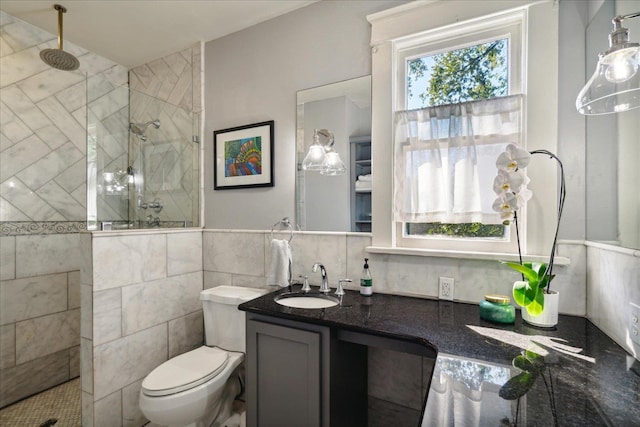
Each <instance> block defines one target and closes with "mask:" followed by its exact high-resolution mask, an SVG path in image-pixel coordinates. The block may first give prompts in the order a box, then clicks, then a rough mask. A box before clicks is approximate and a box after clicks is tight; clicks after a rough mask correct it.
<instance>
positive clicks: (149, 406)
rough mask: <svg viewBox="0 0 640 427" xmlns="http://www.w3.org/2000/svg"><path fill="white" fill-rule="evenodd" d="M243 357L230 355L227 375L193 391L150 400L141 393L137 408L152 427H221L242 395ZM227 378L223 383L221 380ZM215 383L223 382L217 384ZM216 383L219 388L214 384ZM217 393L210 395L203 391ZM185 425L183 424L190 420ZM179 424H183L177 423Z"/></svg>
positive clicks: (232, 353) (222, 374)
mask: <svg viewBox="0 0 640 427" xmlns="http://www.w3.org/2000/svg"><path fill="white" fill-rule="evenodd" d="M243 359H244V354H242V353H235V352H230V359H229V363H228V365H227V368H225V370H227V369H228V371H227V372H230V373H226V374H225V373H224V371H223V372H222V373H221V374H220V375H219V376H218V377H216V379H217V380H216V379H214V380H213V382H212V383H204V384H201V385H199V386H197V387H196V388H194V389H191V390H186V391H185V392H180V393H178V394H174V395H169V396H161V397H150V396H146V395H145V394H144V393H143V392H142V391H141V392H140V409H141V410H142V413H143V414H144V415H145V417H146V418H147V419H149V420H150V421H152V423H153V424H151V426H158V427H159V426H163V427H213V426H215V427H222V426H223V425H224V424H222V423H223V422H224V421H225V420H227V419H229V418H230V417H231V415H232V413H233V411H232V407H233V403H234V400H235V398H236V397H237V396H238V395H240V394H241V393H242V385H241V384H242V381H241V379H240V375H241V374H242V373H243V370H242V369H240V366H241V363H242V361H243ZM225 377H226V381H225V380H224V378H225ZM218 381H225V382H224V383H222V384H220V383H219V382H218ZM216 382H218V384H219V385H216V384H215V383H216ZM210 387H213V390H216V389H217V390H218V391H217V392H215V393H213V394H211V393H210V392H207V391H206V390H207V389H209V390H211V388H210ZM198 412H199V413H200V414H201V415H200V417H199V418H198V419H196V420H193V418H192V416H193V415H195V414H196V413H198ZM190 418H191V420H193V421H192V422H189V423H187V424H185V423H184V421H190ZM180 421H182V423H180Z"/></svg>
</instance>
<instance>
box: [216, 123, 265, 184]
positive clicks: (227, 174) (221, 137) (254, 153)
mask: <svg viewBox="0 0 640 427" xmlns="http://www.w3.org/2000/svg"><path fill="white" fill-rule="evenodd" d="M213 169H214V170H213V188H214V190H230V189H236V188H255V187H273V120H271V121H268V122H262V123H255V124H252V125H246V126H238V127H234V128H229V129H222V130H216V131H214V132H213Z"/></svg>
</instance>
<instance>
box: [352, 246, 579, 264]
mask: <svg viewBox="0 0 640 427" xmlns="http://www.w3.org/2000/svg"><path fill="white" fill-rule="evenodd" d="M365 250H366V251H367V252H368V253H372V254H390V255H413V256H425V257H437V258H458V259H475V260H484V261H515V262H518V261H519V258H518V255H515V254H506V253H491V252H467V251H444V250H434V249H416V248H391V247H383V246H367V247H366V248H365ZM522 258H523V259H524V260H526V261H529V262H549V256H548V255H523V257H522ZM570 263H571V260H570V259H569V258H567V257H562V256H558V255H556V257H555V258H554V265H569V264H570Z"/></svg>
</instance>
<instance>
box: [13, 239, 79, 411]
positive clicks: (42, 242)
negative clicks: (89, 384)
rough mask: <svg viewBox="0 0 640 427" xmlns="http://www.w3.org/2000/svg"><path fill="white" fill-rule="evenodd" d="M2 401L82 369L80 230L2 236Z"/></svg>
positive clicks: (37, 389)
mask: <svg viewBox="0 0 640 427" xmlns="http://www.w3.org/2000/svg"><path fill="white" fill-rule="evenodd" d="M0 253H1V254H2V256H1V262H2V266H1V268H0V270H1V271H2V273H1V276H0V407H4V406H7V405H9V404H11V403H13V402H16V401H18V400H20V399H22V398H25V397H27V396H30V395H32V394H35V393H37V392H39V391H42V390H46V389H48V388H50V387H52V386H54V385H57V384H60V383H62V382H64V381H67V380H69V379H71V378H75V377H77V376H78V375H80V358H79V351H80V272H79V268H80V252H79V234H77V233H75V234H52V235H46V236H42V235H35V236H32V235H19V236H2V237H0Z"/></svg>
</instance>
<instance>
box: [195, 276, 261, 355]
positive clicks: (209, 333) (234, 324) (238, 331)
mask: <svg viewBox="0 0 640 427" xmlns="http://www.w3.org/2000/svg"><path fill="white" fill-rule="evenodd" d="M267 292H269V291H268V290H266V289H255V288H243V287H241V286H218V287H215V288H210V289H205V290H204V291H202V292H200V300H201V301H202V310H203V313H204V333H205V341H206V343H207V345H208V346H210V347H211V346H217V347H220V348H223V349H225V350H229V351H240V352H243V353H244V352H245V313H244V312H243V311H240V310H238V305H240V304H242V303H243V302H245V301H250V300H252V299H255V298H258V297H259V296H262V295H264V294H266V293H267Z"/></svg>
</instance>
